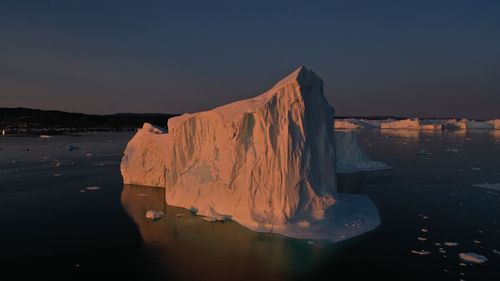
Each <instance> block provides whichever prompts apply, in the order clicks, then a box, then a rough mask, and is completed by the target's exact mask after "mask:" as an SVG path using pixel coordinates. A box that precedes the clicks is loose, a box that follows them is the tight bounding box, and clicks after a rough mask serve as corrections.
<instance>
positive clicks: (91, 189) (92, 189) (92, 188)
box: [85, 186, 101, 191]
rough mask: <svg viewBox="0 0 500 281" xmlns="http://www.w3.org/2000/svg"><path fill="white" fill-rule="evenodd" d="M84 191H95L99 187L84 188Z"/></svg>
mask: <svg viewBox="0 0 500 281" xmlns="http://www.w3.org/2000/svg"><path fill="white" fill-rule="evenodd" d="M85 189H86V190H88V191H95V190H99V189H101V187H100V186H87V187H85Z"/></svg>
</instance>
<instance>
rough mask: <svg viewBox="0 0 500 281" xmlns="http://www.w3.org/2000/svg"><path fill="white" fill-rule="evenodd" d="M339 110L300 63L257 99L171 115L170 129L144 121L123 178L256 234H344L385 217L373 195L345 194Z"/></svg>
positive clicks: (172, 202)
mask: <svg viewBox="0 0 500 281" xmlns="http://www.w3.org/2000/svg"><path fill="white" fill-rule="evenodd" d="M333 113H334V112H333V108H332V107H331V106H330V105H329V104H328V102H327V100H326V99H325V97H324V95H323V81H322V80H321V78H319V76H317V75H316V74H315V73H314V72H313V71H311V70H308V69H306V68H305V67H300V68H299V69H297V70H296V71H294V72H293V73H291V74H290V75H289V76H287V77H286V78H284V79H283V80H281V81H280V82H278V83H277V84H276V85H275V86H274V87H272V88H271V89H270V90H269V91H267V92H265V93H264V94H262V95H260V96H257V97H255V98H251V99H247V100H242V101H237V102H234V103H231V104H228V105H224V106H220V107H217V108H215V109H213V110H210V111H205V112H199V113H193V114H184V115H181V116H178V117H175V118H171V119H169V120H168V133H159V132H158V131H156V130H153V131H151V125H149V124H145V125H144V127H143V128H142V129H140V130H138V132H137V134H136V135H135V136H134V138H133V139H132V140H131V141H130V142H129V144H128V145H127V148H126V150H125V153H124V157H123V159H122V163H121V171H122V175H123V179H124V182H125V183H127V184H139V185H147V186H159V187H166V191H165V193H166V202H167V204H169V205H174V206H179V207H184V208H192V207H194V208H195V209H196V210H197V214H198V215H200V216H206V217H212V216H213V215H219V216H224V217H228V218H231V219H232V220H234V221H236V222H238V223H240V224H241V225H243V226H245V227H247V228H249V229H251V230H254V231H260V232H270V231H272V232H275V233H280V234H284V235H288V236H292V237H299V238H311V239H328V240H332V241H340V240H344V239H347V238H350V237H353V236H356V235H359V234H361V233H364V232H366V231H369V230H371V229H374V228H375V227H377V226H378V225H379V223H380V219H379V216H378V212H377V209H376V207H375V206H374V205H373V203H372V202H371V200H369V199H368V198H367V197H366V196H363V195H352V194H338V193H337V190H336V152H335V151H336V150H335V136H334V130H333V128H332V126H333V125H332V124H333ZM162 132H164V131H163V130H162ZM327 210H328V212H327ZM303 221H308V223H309V225H310V226H309V228H306V229H304V228H303V227H301V224H300V223H299V222H303ZM346 224H347V226H346Z"/></svg>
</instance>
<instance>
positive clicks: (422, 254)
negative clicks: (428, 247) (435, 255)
mask: <svg viewBox="0 0 500 281" xmlns="http://www.w3.org/2000/svg"><path fill="white" fill-rule="evenodd" d="M411 253H412V254H415V255H419V256H426V255H430V254H431V252H429V251H424V250H419V251H417V250H412V251H411Z"/></svg>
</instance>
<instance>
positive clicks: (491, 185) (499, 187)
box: [472, 183, 500, 191]
mask: <svg viewBox="0 0 500 281" xmlns="http://www.w3.org/2000/svg"><path fill="white" fill-rule="evenodd" d="M472 186H474V187H479V188H487V189H493V190H497V191H500V183H478V184H473V185H472Z"/></svg>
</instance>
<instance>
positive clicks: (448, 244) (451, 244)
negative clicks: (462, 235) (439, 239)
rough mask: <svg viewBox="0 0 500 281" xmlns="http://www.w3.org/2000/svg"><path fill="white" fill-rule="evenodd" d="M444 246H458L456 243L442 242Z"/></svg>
mask: <svg viewBox="0 0 500 281" xmlns="http://www.w3.org/2000/svg"><path fill="white" fill-rule="evenodd" d="M444 244H445V245H446V246H448V247H456V246H458V243H457V242H444Z"/></svg>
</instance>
